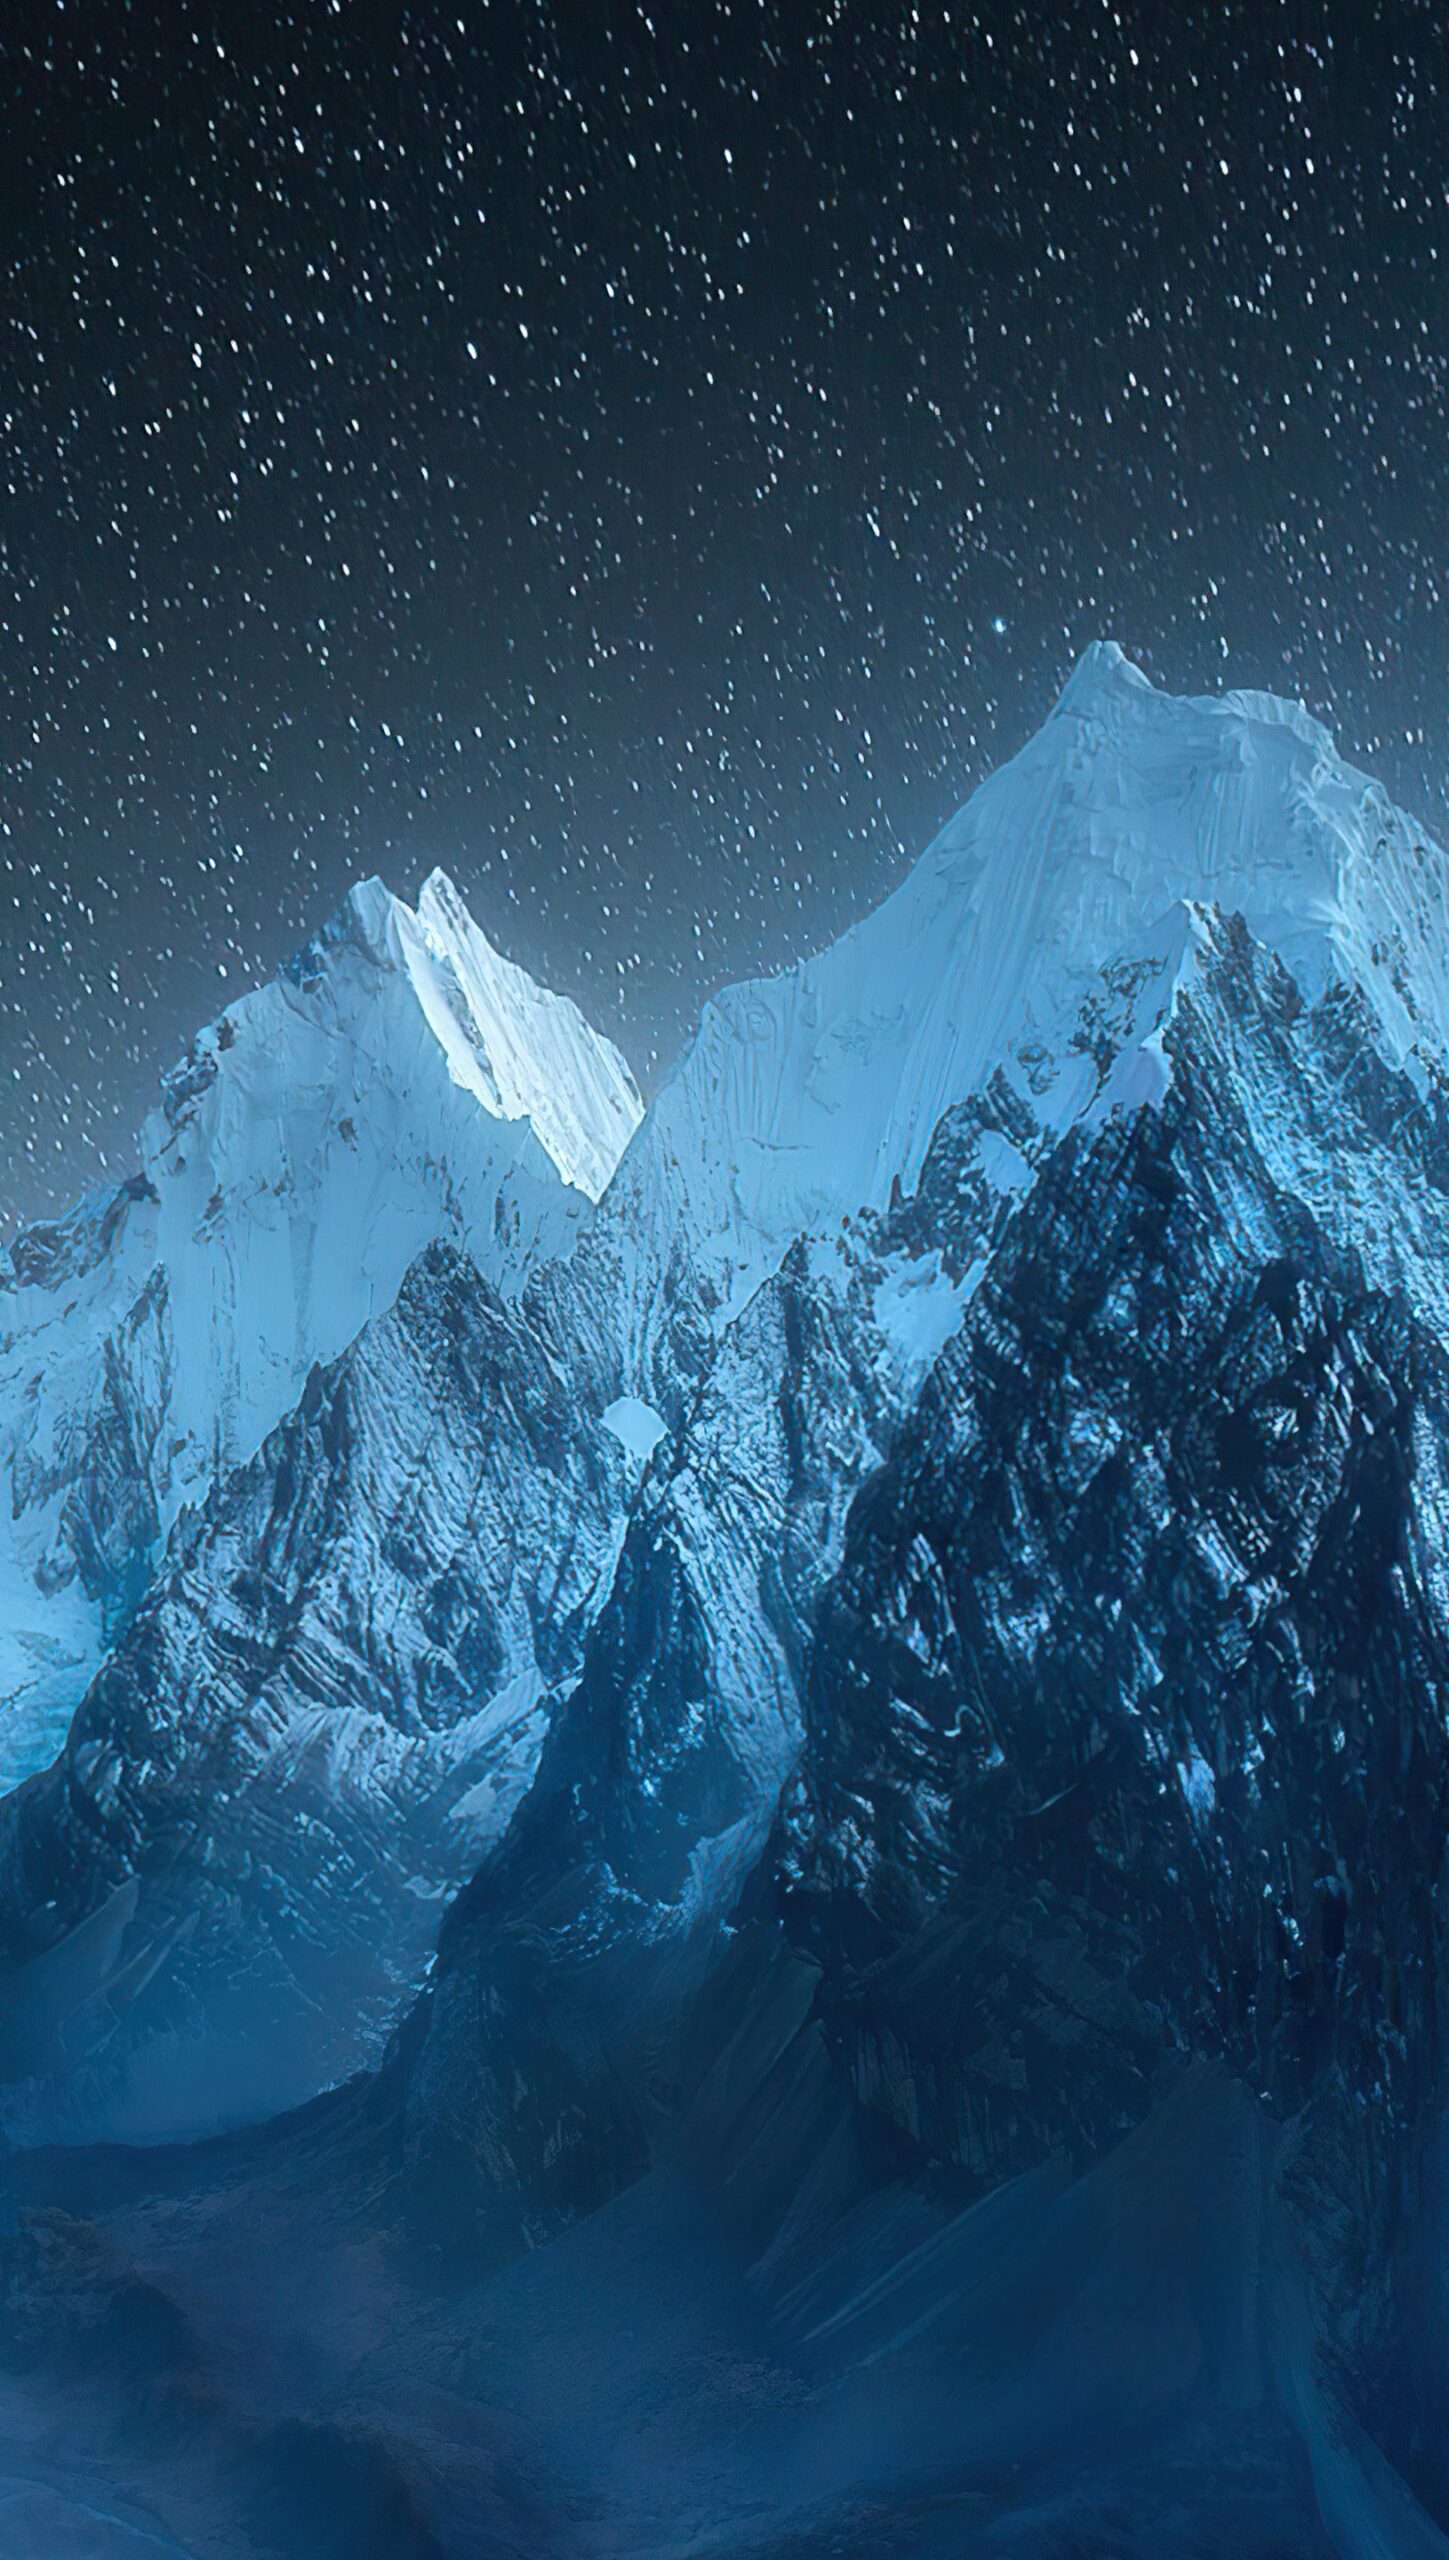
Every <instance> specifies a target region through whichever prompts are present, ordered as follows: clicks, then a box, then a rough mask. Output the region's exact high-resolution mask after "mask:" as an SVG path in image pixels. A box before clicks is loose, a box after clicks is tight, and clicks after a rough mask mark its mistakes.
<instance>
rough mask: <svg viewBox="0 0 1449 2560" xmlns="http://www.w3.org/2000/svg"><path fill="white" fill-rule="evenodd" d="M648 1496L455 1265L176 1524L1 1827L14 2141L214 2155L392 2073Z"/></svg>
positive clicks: (370, 1333)
mask: <svg viewBox="0 0 1449 2560" xmlns="http://www.w3.org/2000/svg"><path fill="white" fill-rule="evenodd" d="M627 1475H628V1463H627V1460H626V1458H625V1454H624V1452H623V1451H622V1450H621V1449H620V1447H619V1445H618V1443H617V1441H616V1439H615V1438H614V1437H613V1436H612V1435H611V1434H610V1433H609V1432H607V1431H606V1430H605V1429H604V1427H603V1425H602V1423H601V1422H596V1423H594V1424H593V1425H592V1426H590V1425H588V1424H587V1423H586V1422H585V1421H584V1420H583V1418H582V1417H581V1416H580V1415H579V1413H578V1411H577V1409H576V1407H575V1404H574V1402H573V1400H572V1397H571V1394H570V1391H569V1387H568V1384H567V1382H566V1380H565V1379H564V1378H563V1377H561V1376H560V1374H559V1373H558V1371H557V1369H556V1366H555V1364H554V1362H553V1361H552V1360H551V1358H550V1357H549V1355H548V1353H547V1351H546V1350H545V1348H544V1346H543V1345H542V1344H541V1343H540V1342H539V1341H538V1339H537V1337H536V1336H535V1335H534V1334H533V1332H532V1331H531V1329H530V1327H529V1325H528V1323H527V1321H526V1319H525V1318H524V1316H523V1314H522V1312H521V1310H520V1309H519V1307H518V1304H517V1302H516V1300H515V1301H508V1300H505V1299H504V1298H502V1297H501V1296H500V1295H499V1294H498V1292H497V1291H496V1290H494V1289H492V1288H490V1287H489V1286H488V1284H487V1283H486V1281H484V1280H483V1279H482V1278H481V1277H480V1275H479V1274H478V1272H477V1270H476V1269H475V1268H474V1266H473V1265H472V1264H471V1263H470V1262H468V1261H467V1260H466V1258H465V1257H463V1256H462V1255H460V1254H458V1253H456V1252H455V1251H454V1250H453V1249H452V1248H451V1247H449V1246H447V1245H442V1244H434V1245H432V1246H430V1247H429V1248H428V1250H427V1252H426V1253H425V1254H423V1255H422V1256H421V1257H420V1258H419V1260H418V1261H417V1262H416V1263H415V1264H414V1265H413V1267H412V1268H411V1269H410V1271H409V1272H408V1274H407V1276H406V1278H405V1280H404V1282H403V1286H402V1289H401V1292H400V1293H399V1296H398V1298H397V1300H396V1301H395V1303H394V1304H393V1306H392V1307H390V1308H389V1309H388V1310H387V1311H386V1313H385V1314H383V1315H381V1316H379V1317H378V1318H377V1319H376V1321H375V1322H373V1323H372V1324H370V1325H368V1326H366V1327H365V1328H364V1330H363V1332H362V1334H361V1335H360V1337H359V1339H358V1340H357V1342H356V1343H354V1344H353V1345H352V1346H351V1347H350V1348H349V1350H348V1351H346V1352H345V1353H344V1354H343V1355H342V1357H341V1358H340V1359H339V1360H337V1361H336V1362H334V1363H333V1364H332V1365H331V1366H330V1367H329V1368H326V1369H314V1370H313V1371H312V1373H311V1375H310V1376H309V1378H308V1382H307V1386H306V1390H305V1392H304V1394H303V1396H302V1400H301V1402H300V1404H299V1405H298V1406H297V1408H296V1410H295V1412H293V1413H292V1414H290V1415H289V1416H288V1417H287V1419H286V1420H285V1421H284V1422H282V1423H280V1424H279V1425H278V1426H277V1428H276V1429H275V1430H274V1431H273V1432H272V1433H271V1434H269V1436H268V1438H267V1439H266V1441H265V1442H264V1443H263V1445H262V1447H261V1449H260V1450H259V1451H258V1452H257V1453H256V1455H255V1456H254V1457H253V1458H252V1459H251V1460H250V1461H249V1462H248V1463H247V1464H246V1465H245V1466H243V1467H241V1468H239V1469H237V1470H236V1471H235V1472H234V1473H233V1474H232V1475H231V1477H230V1478H229V1479H228V1481H227V1483H226V1484H225V1486H223V1487H221V1488H219V1489H218V1490H216V1491H215V1492H214V1493H213V1494H212V1495H211V1496H210V1497H209V1499H208V1501H207V1503H206V1505H205V1506H204V1508H203V1509H202V1511H201V1512H200V1513H199V1514H197V1515H193V1516H191V1517H189V1518H187V1519H183V1520H182V1521H180V1522H178V1524H177V1526H176V1528H175V1530H174V1531H173V1533H172V1536H171V1538H170V1540H169V1542H168V1546H167V1550H166V1558H165V1563H164V1566H163V1568H162V1570H161V1572H160V1573H159V1574H158V1576H157V1577H156V1580H155V1581H154V1583H153V1584H152V1586H151V1589H150V1590H149V1591H148V1592H147V1594H146V1596H145V1598H144V1599H143V1600H142V1601H141V1602H140V1604H139V1606H138V1607H137V1609H136V1610H135V1612H134V1614H133V1616H132V1617H131V1619H130V1621H129V1623H128V1625H127V1627H126V1629H125V1631H124V1633H123V1634H122V1636H121V1637H120V1639H119V1641H118V1643H117V1644H116V1646H115V1648H114V1650H113V1652H112V1653H111V1654H110V1656H109V1657H108V1659H107V1661H106V1662H105V1664H104V1665H103V1667H102V1669H101V1671H100V1673H99V1675H98V1677H97V1678H96V1680H95V1681H94V1683H93V1684H92V1686H91V1688H90V1690H89V1691H88V1693H87V1695H86V1697H85V1699H84V1700H83V1702H82V1704H81V1706H80V1708H79V1709H78V1711H77V1713H76V1716H75V1718H74V1720H73V1723H72V1726H71V1729H70V1732H69V1734H68V1736H67V1739H66V1743H65V1747H64V1749H63V1751H62V1753H61V1756H60V1758H59V1759H58V1761H57V1762H56V1763H55V1765H54V1767H53V1768H51V1769H48V1770H46V1771H44V1772H41V1773H39V1774H38V1775H36V1776H35V1777H34V1778H32V1779H31V1781H30V1783H29V1785H28V1786H26V1787H24V1788H22V1789H20V1790H19V1791H18V1792H17V1793H16V1794H14V1795H12V1796H11V1797H10V1798H9V1799H8V1800H7V1801H6V1802H5V1803H4V1804H3V1805H0V1902H3V1903H4V1905H5V1907H6V1909H7V1911H8V1913H9V1915H10V1918H11V1921H12V1924H15V1923H18V1924H19V1925H18V1928H17V1927H15V1926H13V1925H12V1929H11V1932H10V1933H9V1950H10V1954H11V1956H12V1957H18V1958H19V1961H18V1962H13V1961H12V1962H11V1963H9V1964H0V2077H4V2078H6V2079H8V2080H9V2081H11V2082H12V2083H18V2084H20V2089H21V2092H22V2093H23V2092H28V2093H29V2094H15V2093H14V2092H13V2091H12V2095H11V2097H10V2099H9V2100H8V2101H7V2105H6V2114H7V2118H8V2122H9V2124H10V2128H11V2130H12V2133H13V2132H15V2131H17V2130H18V2131H20V2132H21V2133H22V2134H25V2135H28V2136H29V2137H31V2138H34V2137H35V2136H36V2135H37V2134H40V2133H45V2134H50V2133H57V2134H60V2135H62V2136H67V2135H70V2134H72V2133H74V2131H75V2130H76V2129H77V2128H78V2127H84V2128H85V2129H86V2130H88V2131H92V2132H93V2131H97V2130H102V2129H103V2130H105V2131H106V2132H108V2133H111V2134H113V2135H116V2136H118V2137H121V2138H124V2139H157V2138H167V2137H170V2136H173V2135H176V2134H194V2133H197V2132H205V2131H207V2130H208V2129H210V2128H211V2127H213V2126H215V2125H217V2124H221V2123H228V2122H232V2121H235V2120H236V2119H237V2118H238V2117H241V2118H247V2117H251V2116H255V2115H257V2114H263V2113H266V2112H267V2111H268V2110H270V2109H272V2108H277V2107H282V2106H286V2105H288V2104H290V2103H292V2102H294V2101H295V2100H297V2099H299V2098H304V2097H310V2096H311V2095H312V2094H313V2093H314V2092H315V2090H316V2089H317V2088H318V2087H319V2086H322V2085H324V2084H325V2083H326V2082H328V2081H330V2080H335V2079H340V2078H345V2077H346V2075H347V2074H348V2073H349V2072H350V2071H353V2070H355V2069H357V2068H358V2067H359V2066H360V2065H361V2064H363V2063H365V2062H367V2061H369V2060H373V2059H375V2058H376V2056H377V2054H378V2052H379V2051H380V2049H381V2046H382V2043H383V2040H384V2038H385V2036H386V2034H387V2032H388V2029H389V2028H390V2026H391V2025H392V2023H393V2019H394V2017H395V2015H396V2012H397V2010H398V2008H399V2006H400V2005H401V2004H402V2003H403V2002H405V2001H406V1998H407V1996H408V1994H409V1993H410V1991H411V1990H412V1988H413V1987H414V1985H415V1984H416V1982H417V1980H418V1978H419V1975H420V1974H421V1972H422V1970H423V1968H424V1966H425V1965H426V1962H427V1958H428V1953H429V1950H430V1948H431V1946H432V1943H433V1940H434V1938H435V1936H436V1932H437V1926H438V1920H439V1917H440V1915H441V1912H442V1910H443V1907H444V1905H445V1903H446V1900H447V1898H448V1895H449V1894H450V1893H451V1892H453V1891H456V1889H457V1888H458V1887H459V1886H460V1885H461V1884H463V1883H464V1882H466V1880H467V1878H468V1877H469V1876H470V1875H471V1873H472V1871H473V1869H474V1868H475V1867H476V1865H477V1864H478V1861H479V1858H480V1857H481V1855H482V1854H483V1851H484V1850H485V1848H486V1847H487V1846H488V1844H489V1842H490V1841H491V1840H492V1839H493V1837H494V1836H495V1835H496V1833H497V1832H498V1831H499V1830H500V1829H501V1828H502V1827H503V1826H504V1825H505V1824H506V1822H507V1820H508V1818H509V1816H510V1814H511V1813H512V1811H513V1809H514V1807H515V1805H516V1804H517V1802H518V1800H519V1798H520V1796H521V1795H522V1794H523V1792H524V1789H525V1788H526V1786H527V1785H528V1783H529V1781H530V1779H531V1778H532V1776H533V1772H534V1768H535V1766H536V1763H537V1759H538V1753H539V1749H540V1747H541V1743H542V1739H543V1733H544V1729H545V1724H546V1718H547V1698H548V1693H549V1691H550V1690H551V1689H552V1688H553V1687H554V1685H555V1684H557V1683H558V1682H560V1681H566V1680H567V1679H568V1678H569V1677H570V1675H571V1674H573V1673H576V1671H577V1668H578V1662H579V1657H580V1653H581V1650H582V1644H583V1638H584V1633H585V1630H586V1628H587V1626H588V1624H589V1621H590V1616H591V1613H592V1611H593V1609H594V1607H595V1606H596V1605H597V1602H598V1600H599V1599H600V1598H601V1597H602V1595H603V1593H604V1592H606V1591H607V1589H608V1587H609V1582H610V1578H611V1575H612V1572H613V1566H614V1558H615V1554H616V1550H617V1544H618V1537H619V1533H620V1529H621V1525H622V1519H623V1511H624V1500H625V1493H626V1482H627ZM107 1913H110V1914H111V1915H112V1917H113V1921H114V1926H110V1925H107V1923H106V1921H105V1916H104V1915H106V1914H107ZM138 2056H139V2058H140V2062H139V2068H138V2067H137V2059H138Z"/></svg>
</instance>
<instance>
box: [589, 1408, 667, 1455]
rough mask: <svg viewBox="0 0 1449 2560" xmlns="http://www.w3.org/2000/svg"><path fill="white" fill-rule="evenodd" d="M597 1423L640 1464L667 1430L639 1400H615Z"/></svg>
mask: <svg viewBox="0 0 1449 2560" xmlns="http://www.w3.org/2000/svg"><path fill="white" fill-rule="evenodd" d="M599 1420H600V1421H601V1422H602V1424H603V1426H604V1429H605V1430H606V1431H612V1433H613V1435H614V1438H615V1439H616V1440H617V1441H619V1442H620V1444H621V1445H622V1446H623V1447H624V1448H625V1449H627V1450H628V1452H629V1455H630V1457H631V1458H637V1459H639V1461H640V1462H641V1464H642V1463H643V1462H644V1461H645V1460H646V1459H648V1458H650V1457H651V1456H652V1455H653V1453H654V1451H655V1450H656V1449H657V1448H658V1446H659V1443H660V1441H661V1440H662V1439H663V1437H664V1434H665V1432H666V1430H667V1429H668V1425H667V1423H666V1422H665V1420H664V1417H663V1415H662V1414H658V1413H656V1412H655V1410H654V1407H653V1405H652V1404H646V1403H645V1402H644V1399H643V1397H642V1396H616V1397H615V1399H614V1401H613V1403H612V1404H611V1405H606V1406H605V1408H604V1411H603V1412H602V1413H601V1414H600V1416H599Z"/></svg>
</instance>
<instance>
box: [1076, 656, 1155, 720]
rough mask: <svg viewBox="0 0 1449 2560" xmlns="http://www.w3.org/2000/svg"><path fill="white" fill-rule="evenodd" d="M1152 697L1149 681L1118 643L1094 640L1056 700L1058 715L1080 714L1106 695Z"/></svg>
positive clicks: (1151, 686) (1153, 688)
mask: <svg viewBox="0 0 1449 2560" xmlns="http://www.w3.org/2000/svg"><path fill="white" fill-rule="evenodd" d="M1133 691H1135V692H1138V693H1152V692H1153V691H1155V687H1154V686H1153V684H1152V682H1151V680H1150V678H1149V677H1147V676H1145V675H1144V674H1143V672H1142V669H1141V668H1140V667H1139V666H1137V665H1135V664H1134V662H1133V660H1132V659H1131V658H1129V657H1128V655H1127V652H1126V650H1125V649H1123V648H1122V647H1121V646H1120V645H1119V643H1118V642H1117V641H1115V640H1091V641H1089V642H1088V644H1087V646H1086V648H1085V649H1084V650H1083V651H1082V653H1081V656H1080V657H1079V658H1078V660H1077V662H1076V665H1075V666H1074V667H1073V669H1072V672H1071V674H1070V675H1069V676H1068V678H1067V680H1066V683H1065V684H1064V685H1063V687H1062V689H1061V692H1060V694H1059V695H1058V697H1057V705H1056V707H1057V710H1058V711H1080V710H1082V709H1084V708H1085V707H1086V705H1087V704H1088V703H1089V702H1090V701H1091V700H1092V699H1093V697H1094V696H1098V695H1100V694H1103V693H1113V692H1116V693H1121V692H1133Z"/></svg>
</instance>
